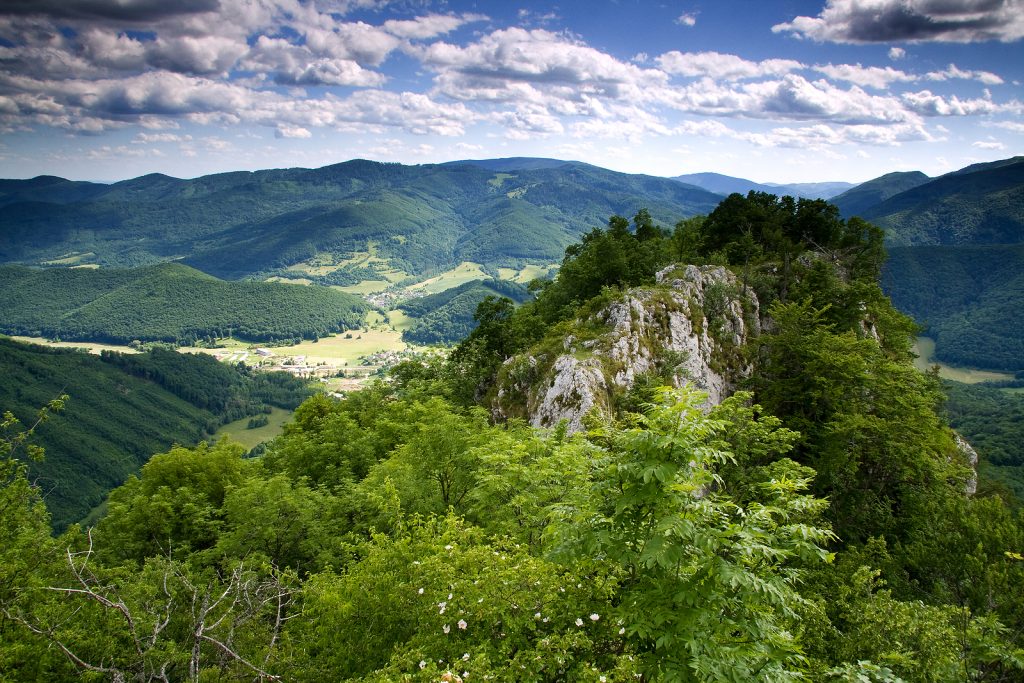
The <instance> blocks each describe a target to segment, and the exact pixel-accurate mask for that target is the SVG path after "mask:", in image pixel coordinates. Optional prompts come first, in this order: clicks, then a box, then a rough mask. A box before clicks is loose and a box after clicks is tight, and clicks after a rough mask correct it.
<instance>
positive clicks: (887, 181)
mask: <svg viewBox="0 0 1024 683" xmlns="http://www.w3.org/2000/svg"><path fill="white" fill-rule="evenodd" d="M929 180H931V178H929V177H928V176H926V175H925V174H924V173H921V172H920V171H908V172H896V173H886V174H885V175H883V176H880V177H878V178H875V179H874V180H869V181H867V182H866V183H861V184H860V185H858V186H856V187H854V188H851V189H849V190H847V191H846V192H843V193H842V194H840V195H837V196H835V197H833V198H832V199H831V200H829V201H831V203H833V204H835V205H836V206H838V207H839V213H841V214H842V215H843V216H845V217H847V218H849V217H850V216H860V215H862V214H863V213H864V212H865V211H868V210H869V209H871V207H873V206H875V205H876V204H880V203H882V202H884V201H885V200H886V199H888V198H889V197H892V196H894V195H897V194H899V193H901V192H906V191H907V190H912V189H913V188H915V187H917V186H919V185H923V184H925V183H927V182H928V181H929Z"/></svg>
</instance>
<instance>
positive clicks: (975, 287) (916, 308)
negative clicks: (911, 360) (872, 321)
mask: <svg viewBox="0 0 1024 683" xmlns="http://www.w3.org/2000/svg"><path fill="white" fill-rule="evenodd" d="M883 284H884V286H885V288H886V291H887V292H889V295H890V296H891V297H892V300H893V303H894V304H895V305H896V307H897V308H899V309H900V310H902V311H905V312H906V313H908V314H910V315H912V316H914V317H915V318H916V319H917V320H919V321H920V322H921V323H922V324H924V325H926V326H927V334H928V335H929V336H930V337H932V338H934V339H935V357H936V358H937V359H938V360H941V361H943V362H945V363H949V364H951V365H966V366H970V367H981V368H988V369H993V370H1009V371H1011V372H1013V371H1017V370H1024V245H1013V246H1006V245H1001V246H966V245H961V246H941V247H940V246H930V247H903V248H897V249H892V250H891V251H890V257H889V262H888V263H887V264H886V267H885V272H884V278H883Z"/></svg>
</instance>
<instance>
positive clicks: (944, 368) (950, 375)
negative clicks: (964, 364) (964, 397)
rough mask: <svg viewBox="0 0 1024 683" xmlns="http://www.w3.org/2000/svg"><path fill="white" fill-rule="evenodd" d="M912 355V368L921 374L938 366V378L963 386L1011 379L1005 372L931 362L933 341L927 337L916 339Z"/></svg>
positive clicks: (933, 347) (933, 352)
mask: <svg viewBox="0 0 1024 683" xmlns="http://www.w3.org/2000/svg"><path fill="white" fill-rule="evenodd" d="M914 353H916V354H917V359H915V360H914V366H915V367H916V368H917V369H918V370H920V371H921V372H927V371H928V370H930V369H931V367H932V366H933V365H938V366H939V377H941V378H943V379H951V380H953V381H954V382H963V383H964V384H978V383H979V382H997V381H1002V380H1010V379H1013V375H1011V374H1007V373H1005V372H993V371H991V370H978V369H976V368H958V367H953V366H952V365H946V364H945V363H940V362H938V361H935V360H932V356H933V355H934V354H935V340H934V339H931V338H929V337H918V338H917V342H916V343H915V344H914Z"/></svg>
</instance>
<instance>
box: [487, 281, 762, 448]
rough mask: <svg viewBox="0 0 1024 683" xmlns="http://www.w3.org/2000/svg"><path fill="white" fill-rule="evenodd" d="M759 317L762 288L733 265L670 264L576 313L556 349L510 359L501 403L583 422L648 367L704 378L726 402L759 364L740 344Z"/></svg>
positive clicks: (690, 381)
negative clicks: (747, 285) (748, 286)
mask: <svg viewBox="0 0 1024 683" xmlns="http://www.w3.org/2000/svg"><path fill="white" fill-rule="evenodd" d="M758 321H759V312H758V303H757V298H756V296H755V295H754V293H753V292H752V291H750V290H747V291H746V292H744V291H743V286H742V284H741V283H740V282H739V281H738V280H737V279H736V277H735V276H734V275H733V274H732V273H731V272H729V271H728V270H726V269H725V268H722V267H720V266H702V267H698V266H692V265H689V266H673V267H670V268H667V269H665V270H664V271H662V272H661V273H658V275H657V286H655V287H651V288H636V289H631V290H628V291H627V292H625V293H624V294H623V295H622V297H621V298H619V299H618V300H616V301H613V302H612V303H610V304H609V305H607V306H606V307H604V308H602V309H601V310H599V311H597V312H596V313H595V314H593V315H592V316H591V317H590V318H589V319H585V320H579V321H577V326H576V327H577V329H579V330H583V332H581V333H580V334H579V335H577V334H573V335H570V336H568V337H566V339H565V340H564V342H563V343H562V345H561V348H559V349H557V350H556V351H548V352H538V351H536V350H534V352H533V353H534V354H535V355H530V354H523V355H520V356H516V357H514V358H511V359H509V360H508V361H507V362H506V364H505V367H504V368H503V370H502V373H501V376H500V378H499V390H498V394H497V397H496V399H495V402H494V405H493V408H494V412H495V414H496V416H497V417H499V418H507V417H523V418H526V419H528V420H529V421H530V423H531V424H533V425H534V426H536V427H552V426H554V425H556V424H558V422H560V421H561V420H563V419H564V420H567V421H568V428H569V430H570V431H578V430H580V429H581V428H582V426H583V425H582V420H583V417H584V416H585V415H586V414H587V413H589V412H590V411H591V410H593V409H594V408H597V409H598V410H600V411H608V410H610V407H611V406H612V404H613V402H614V398H615V396H616V395H619V394H622V393H625V392H626V391H628V390H629V389H630V388H631V387H632V386H633V385H634V383H635V382H636V380H637V378H638V377H640V376H641V375H644V374H654V375H659V376H660V377H661V378H662V381H664V382H665V383H671V384H673V385H674V386H681V385H684V384H686V385H691V386H694V387H696V388H699V389H701V390H702V391H706V392H707V393H708V401H709V403H712V404H718V403H720V402H721V401H722V400H723V399H725V398H726V397H728V396H729V395H730V394H731V393H732V392H733V390H734V387H735V383H736V381H737V380H739V379H741V378H742V377H746V376H748V375H749V373H750V371H751V369H750V368H749V367H747V366H746V365H745V364H743V362H742V360H741V357H740V355H739V353H738V350H739V348H740V347H741V346H742V345H743V344H744V343H746V342H747V340H748V339H749V338H751V337H752V336H756V335H757V334H758V333H759V332H760V329H759V322H758ZM595 329H596V330H599V332H598V333H596V334H595V333H593V330H595ZM587 330H589V331H591V332H590V333H589V334H587V333H586V331H587ZM583 337H586V338H583Z"/></svg>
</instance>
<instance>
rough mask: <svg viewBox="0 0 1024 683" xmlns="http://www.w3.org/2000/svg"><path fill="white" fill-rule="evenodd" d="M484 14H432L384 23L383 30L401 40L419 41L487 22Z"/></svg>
mask: <svg viewBox="0 0 1024 683" xmlns="http://www.w3.org/2000/svg"><path fill="white" fill-rule="evenodd" d="M486 19H487V17H486V16H484V15H483V14H464V15H462V16H453V15H447V14H431V15H428V16H425V17H417V18H415V19H404V20H399V19H390V20H388V21H385V22H384V25H383V28H384V30H385V31H387V32H388V33H390V34H392V35H394V36H398V37H399V38H409V39H419V40H423V39H425V38H436V37H437V36H440V35H444V34H446V33H451V32H452V31H454V30H455V29H457V28H459V27H460V26H463V25H465V24H467V23H470V22H476V21H485V20H486Z"/></svg>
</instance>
